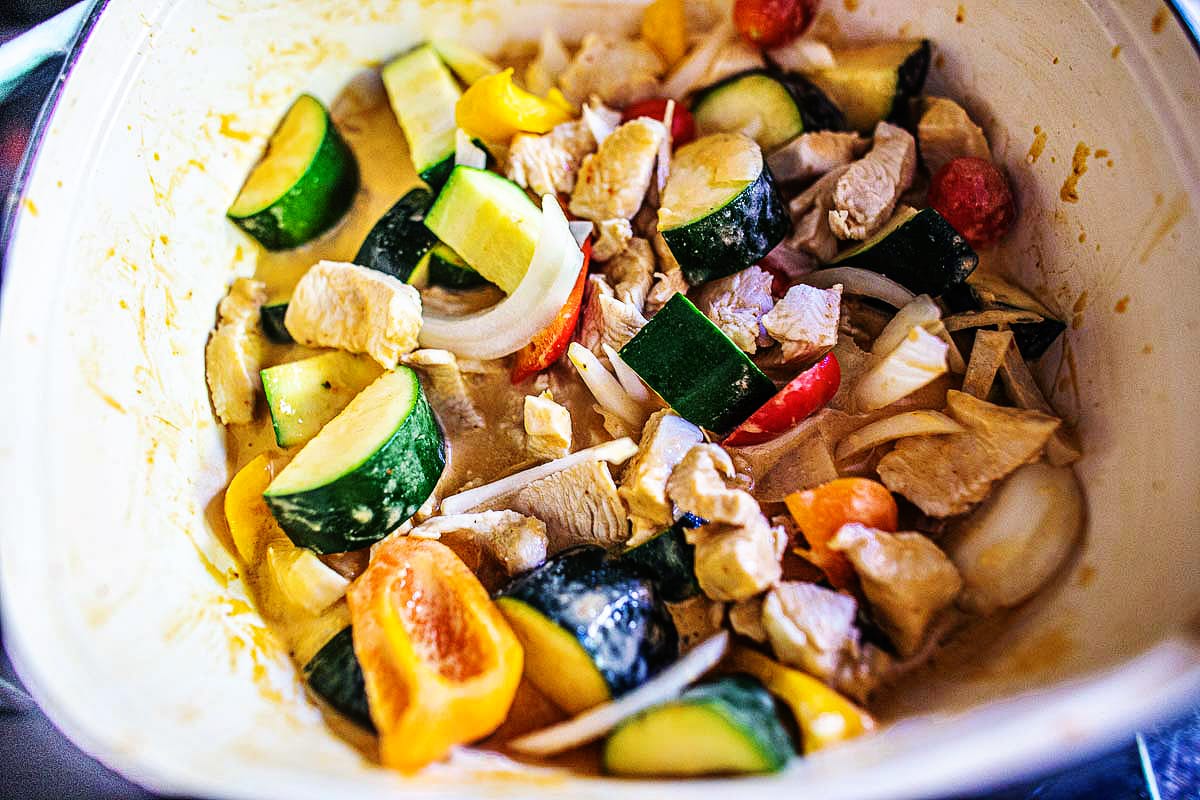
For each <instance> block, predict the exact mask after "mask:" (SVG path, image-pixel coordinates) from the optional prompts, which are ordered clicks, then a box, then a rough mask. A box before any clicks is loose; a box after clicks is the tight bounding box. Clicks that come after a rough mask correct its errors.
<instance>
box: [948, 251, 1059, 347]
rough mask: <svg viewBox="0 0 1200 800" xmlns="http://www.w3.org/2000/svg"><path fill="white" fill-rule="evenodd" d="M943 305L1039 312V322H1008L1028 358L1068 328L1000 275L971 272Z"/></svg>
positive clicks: (956, 307) (954, 308)
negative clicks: (1040, 318) (1040, 319)
mask: <svg viewBox="0 0 1200 800" xmlns="http://www.w3.org/2000/svg"><path fill="white" fill-rule="evenodd" d="M946 304H947V305H949V306H950V308H951V310H953V311H999V310H1004V311H1008V310H1017V311H1032V312H1033V313H1035V314H1040V315H1041V317H1042V321H1041V322H1020V323H1013V324H1010V325H1009V330H1011V331H1012V334H1013V341H1015V342H1016V343H1017V349H1018V350H1020V351H1021V356H1022V357H1024V358H1025V360H1027V361H1033V360H1036V359H1038V358H1041V357H1042V355H1043V354H1044V353H1045V352H1046V351H1047V350H1048V349H1050V345H1052V344H1054V340H1055V339H1057V338H1058V337H1059V336H1061V335H1062V333H1063V331H1065V330H1066V329H1067V323H1065V322H1063V321H1062V320H1060V319H1058V317H1057V316H1055V314H1054V312H1053V311H1051V310H1050V309H1048V308H1046V306H1045V305H1043V304H1042V303H1041V302H1040V301H1039V300H1038V299H1037V298H1036V297H1034V296H1033V295H1031V294H1029V292H1027V291H1025V290H1024V289H1022V288H1021V287H1019V286H1014V285H1013V284H1011V283H1009V282H1008V281H1006V280H1004V279H1003V278H1001V277H999V276H997V275H992V274H991V273H985V272H973V273H971V276H970V277H969V278H967V280H966V281H965V282H964V283H961V284H959V285H958V286H956V287H954V289H953V290H952V291H950V292H948V293H947V294H946Z"/></svg>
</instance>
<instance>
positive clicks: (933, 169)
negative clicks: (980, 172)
mask: <svg viewBox="0 0 1200 800" xmlns="http://www.w3.org/2000/svg"><path fill="white" fill-rule="evenodd" d="M917 140H918V142H920V146H921V158H923V159H924V160H925V166H926V167H928V168H929V174H930V175H936V174H937V172H938V170H940V169H941V168H942V167H944V166H946V164H948V163H950V162H951V161H953V160H954V159H956V158H961V157H963V156H972V157H974V158H985V159H988V160H989V161H990V160H991V158H992V153H991V150H990V149H989V148H988V140H987V137H986V136H984V135H983V130H982V129H981V128H980V127H979V126H978V125H976V124H975V123H974V122H972V121H971V118H970V117H969V116H967V112H966V111H964V110H963V109H962V106H960V105H959V104H958V103H956V102H954V101H953V100H949V99H947V98H945V97H929V98H926V100H925V113H924V114H922V115H921V121H920V123H919V124H918V125H917Z"/></svg>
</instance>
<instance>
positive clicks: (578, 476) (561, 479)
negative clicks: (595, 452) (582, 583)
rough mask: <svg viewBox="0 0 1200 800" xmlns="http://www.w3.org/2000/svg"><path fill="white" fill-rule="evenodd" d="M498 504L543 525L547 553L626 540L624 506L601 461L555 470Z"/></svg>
mask: <svg viewBox="0 0 1200 800" xmlns="http://www.w3.org/2000/svg"><path fill="white" fill-rule="evenodd" d="M498 502H499V503H500V504H501V505H503V506H504V507H507V508H511V509H512V510H514V511H517V512H519V513H521V514H527V515H529V516H532V517H537V518H538V519H540V520H542V521H543V522H545V523H546V528H547V531H548V535H549V537H550V553H551V554H554V553H557V552H558V551H560V550H563V549H565V548H567V547H570V546H572V545H576V544H584V543H589V544H599V545H602V546H605V547H612V546H615V545H619V544H624V542H625V540H626V539H627V538H628V536H629V533H628V528H629V526H628V523H627V522H626V521H625V506H624V505H622V503H621V496H620V495H618V494H617V485H616V483H614V482H613V478H612V473H611V472H609V469H608V464H606V463H604V462H603V461H588V462H586V463H583V464H577V465H575V466H573V467H569V468H568V469H565V470H563V471H562V472H556V473H555V474H553V475H551V476H549V477H546V478H543V479H542V480H540V481H535V482H534V483H531V484H529V485H528V486H526V487H525V488H523V489H521V490H520V491H518V492H517V493H516V494H514V495H511V496H509V497H508V498H501V499H500V500H499V501H498Z"/></svg>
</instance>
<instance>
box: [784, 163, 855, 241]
mask: <svg viewBox="0 0 1200 800" xmlns="http://www.w3.org/2000/svg"><path fill="white" fill-rule="evenodd" d="M849 170H850V167H848V166H847V167H836V168H834V169H831V170H830V171H829V172H827V173H825V174H824V175H823V176H821V178H819V179H818V180H817V182H816V183H814V184H813V185H812V186H810V187H808V188H807V189H805V190H804V191H803V192H801V193H800V194H799V195H797V196H796V197H794V198H793V199H792V201H791V202H790V203H789V204H788V211H789V212H790V213H791V216H792V220H793V221H794V222H795V227H794V228H793V230H792V235H791V236H789V237H788V238H787V239H786V240H785V241H784V244H785V245H786V246H787V247H789V248H791V249H792V250H795V251H797V252H800V253H808V254H809V255H811V256H813V257H814V258H816V259H817V260H818V261H822V262H825V261H832V260H833V258H834V256H836V255H837V252H838V240H837V237H836V236H834V235H833V230H832V229H831V228H830V227H829V215H830V213H831V211H832V210H833V208H834V202H833V192H834V190H835V189H836V188H837V185H838V181H840V180H841V179H842V176H844V175H845V174H846V173H847V172H848V171H849Z"/></svg>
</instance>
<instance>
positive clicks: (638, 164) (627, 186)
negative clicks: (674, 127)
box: [571, 117, 667, 255]
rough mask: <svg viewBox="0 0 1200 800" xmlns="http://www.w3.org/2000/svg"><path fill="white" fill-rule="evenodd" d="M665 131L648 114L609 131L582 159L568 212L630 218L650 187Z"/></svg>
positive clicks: (598, 217)
mask: <svg viewBox="0 0 1200 800" xmlns="http://www.w3.org/2000/svg"><path fill="white" fill-rule="evenodd" d="M666 135H667V131H666V128H664V127H663V124H662V123H661V122H659V121H658V120H654V119H650V118H649V117H639V118H638V119H634V120H630V121H629V122H626V123H625V124H624V125H622V126H621V127H619V128H617V129H616V130H615V131H613V133H612V135H611V136H609V137H608V138H607V139H605V140H604V144H602V145H600V149H599V150H597V151H596V152H595V153H592V154H591V155H589V156H586V157H585V158H584V159H583V166H582V167H580V169H579V178H578V180H576V182H575V192H574V193H573V194H572V195H571V213H572V214H574V215H575V216H577V217H580V218H582V219H590V220H592V221H593V222H603V221H605V220H612V219H625V220H628V219H632V218H633V215H634V214H636V213H637V212H638V209H639V208H641V206H642V200H643V199H644V198H645V197H646V191H647V190H648V189H649V188H650V179H651V178H652V177H653V176H654V161H655V159H656V158H657V157H658V148H659V145H660V144H662V142H663V140H664V139H665V137H666ZM614 255H615V254H614Z"/></svg>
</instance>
